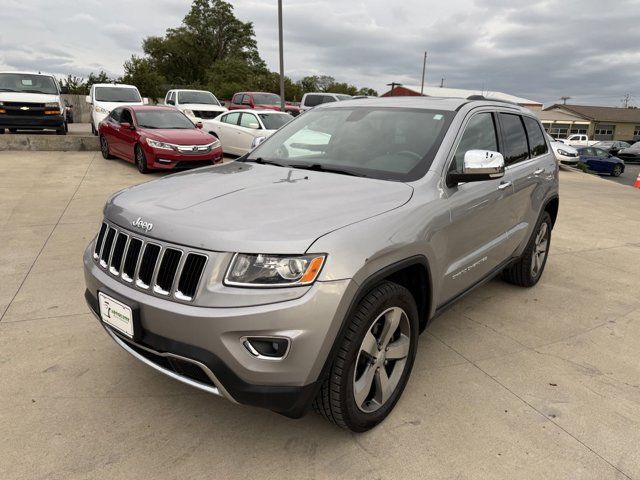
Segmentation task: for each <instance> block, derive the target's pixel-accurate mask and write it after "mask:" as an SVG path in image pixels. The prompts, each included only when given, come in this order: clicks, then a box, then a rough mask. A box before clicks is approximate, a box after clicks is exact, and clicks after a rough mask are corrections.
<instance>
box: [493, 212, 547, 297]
mask: <svg viewBox="0 0 640 480" xmlns="http://www.w3.org/2000/svg"><path fill="white" fill-rule="evenodd" d="M545 225H546V226H545ZM552 226H553V225H552V222H551V215H549V212H546V211H545V212H544V213H543V214H542V216H541V217H540V219H539V220H538V223H537V224H536V228H534V230H533V234H532V235H531V238H530V239H529V243H528V244H527V248H526V249H525V251H524V253H523V254H522V256H521V257H520V258H519V259H518V261H517V262H516V263H514V264H513V265H511V266H509V267H507V268H506V269H505V270H504V272H503V275H502V276H503V278H504V279H505V280H506V281H507V282H509V283H512V284H514V285H518V286H520V287H533V286H534V285H535V284H536V283H538V281H539V280H540V277H542V274H543V273H544V267H545V265H546V264H547V259H548V258H549V248H550V247H551V229H552ZM543 228H545V229H546V247H545V252H544V258H542V259H541V261H540V262H539V264H538V268H537V271H536V270H535V268H534V266H533V265H534V263H533V262H534V255H536V240H537V237H538V235H539V234H540V232H541V230H542V229H543ZM537 255H538V256H539V255H540V254H539V253H538V254H537Z"/></svg>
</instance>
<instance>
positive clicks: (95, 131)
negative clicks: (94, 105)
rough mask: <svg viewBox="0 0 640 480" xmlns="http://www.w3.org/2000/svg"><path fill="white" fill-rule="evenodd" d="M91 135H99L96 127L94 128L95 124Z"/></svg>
mask: <svg viewBox="0 0 640 480" xmlns="http://www.w3.org/2000/svg"><path fill="white" fill-rule="evenodd" d="M91 135H98V131H97V130H96V127H94V126H93V122H91Z"/></svg>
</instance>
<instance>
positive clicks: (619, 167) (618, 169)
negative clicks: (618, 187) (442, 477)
mask: <svg viewBox="0 0 640 480" xmlns="http://www.w3.org/2000/svg"><path fill="white" fill-rule="evenodd" d="M611 175H613V176H614V177H619V176H620V175H622V165H615V166H614V167H613V171H612V172H611Z"/></svg>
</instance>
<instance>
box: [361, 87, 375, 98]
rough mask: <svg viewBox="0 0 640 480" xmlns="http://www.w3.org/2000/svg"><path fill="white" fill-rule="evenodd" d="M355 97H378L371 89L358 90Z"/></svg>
mask: <svg viewBox="0 0 640 480" xmlns="http://www.w3.org/2000/svg"><path fill="white" fill-rule="evenodd" d="M357 95H366V96H368V97H377V96H378V92H376V91H375V90H374V89H373V88H369V87H362V88H361V89H360V90H358V93H357Z"/></svg>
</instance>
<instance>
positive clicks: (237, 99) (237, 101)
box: [233, 93, 242, 105]
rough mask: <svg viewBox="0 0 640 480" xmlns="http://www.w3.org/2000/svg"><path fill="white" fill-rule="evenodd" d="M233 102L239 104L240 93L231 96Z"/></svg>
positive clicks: (240, 100)
mask: <svg viewBox="0 0 640 480" xmlns="http://www.w3.org/2000/svg"><path fill="white" fill-rule="evenodd" d="M233 103H235V104H236V105H240V104H241V103H242V94H241V93H236V94H235V95H234V96H233Z"/></svg>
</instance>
